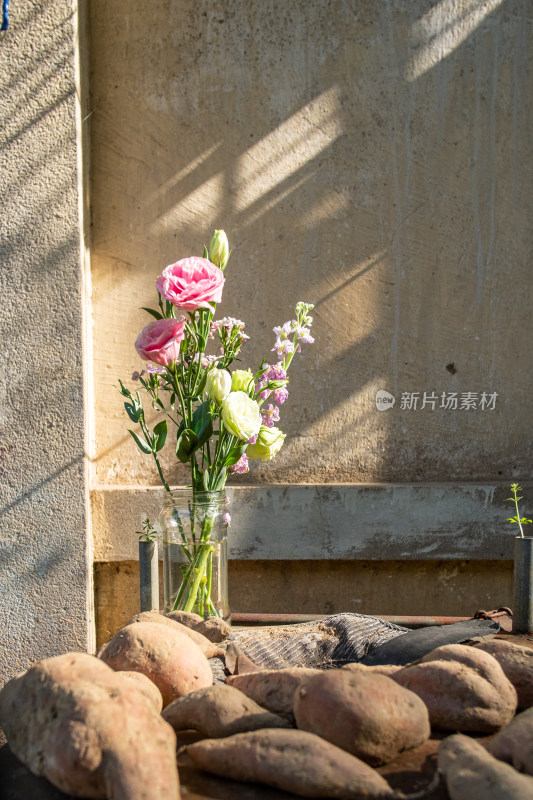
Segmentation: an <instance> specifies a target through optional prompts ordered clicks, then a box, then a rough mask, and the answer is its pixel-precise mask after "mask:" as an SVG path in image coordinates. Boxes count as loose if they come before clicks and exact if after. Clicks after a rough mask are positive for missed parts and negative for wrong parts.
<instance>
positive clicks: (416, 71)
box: [404, 0, 504, 81]
mask: <svg viewBox="0 0 533 800" xmlns="http://www.w3.org/2000/svg"><path fill="white" fill-rule="evenodd" d="M503 1H504V0H463V1H462V2H459V0H441V2H440V3H438V4H437V5H436V6H433V8H431V9H430V10H429V11H428V12H427V14H424V16H422V17H421V18H420V19H419V20H417V21H416V22H415V24H414V25H413V26H412V28H411V34H410V40H411V41H410V44H411V48H412V49H413V50H414V52H413V55H412V56H411V59H410V61H409V62H408V64H407V66H406V68H405V73H404V76H405V79H406V80H407V81H414V80H416V79H417V78H419V77H420V76H421V75H423V74H424V73H425V72H428V71H429V70H430V69H433V67H435V66H436V65H437V64H438V63H439V61H443V60H444V59H445V58H447V57H448V56H449V55H450V54H451V53H453V51H454V50H456V49H457V48H458V47H459V46H460V45H461V44H462V43H463V42H464V41H465V39H467V38H468V37H469V36H470V35H471V34H472V33H473V32H474V31H475V29H476V28H477V27H479V25H480V24H481V23H482V22H483V20H484V19H485V18H486V17H488V16H489V14H492V12H493V11H495V9H496V8H498V6H500V5H501V4H502V3H503Z"/></svg>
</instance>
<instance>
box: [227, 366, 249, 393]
mask: <svg viewBox="0 0 533 800" xmlns="http://www.w3.org/2000/svg"><path fill="white" fill-rule="evenodd" d="M253 380H254V376H253V375H252V370H251V369H236V370H234V371H233V372H232V373H231V391H232V392H246V394H248V393H249V391H250V388H253Z"/></svg>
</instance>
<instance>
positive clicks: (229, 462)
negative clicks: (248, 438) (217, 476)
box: [224, 442, 248, 467]
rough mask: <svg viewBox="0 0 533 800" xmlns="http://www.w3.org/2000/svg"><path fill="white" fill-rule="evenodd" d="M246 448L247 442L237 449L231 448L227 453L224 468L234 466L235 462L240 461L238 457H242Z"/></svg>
mask: <svg viewBox="0 0 533 800" xmlns="http://www.w3.org/2000/svg"><path fill="white" fill-rule="evenodd" d="M247 447H248V442H247V443H246V444H243V445H240V446H239V447H233V448H232V449H231V450H230V451H229V453H228V456H227V458H226V460H225V461H224V466H225V467H232V466H233V465H234V464H236V463H237V461H238V460H239V459H240V457H241V456H242V455H243V453H245V452H246V448H247Z"/></svg>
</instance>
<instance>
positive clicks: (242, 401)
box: [221, 392, 261, 441]
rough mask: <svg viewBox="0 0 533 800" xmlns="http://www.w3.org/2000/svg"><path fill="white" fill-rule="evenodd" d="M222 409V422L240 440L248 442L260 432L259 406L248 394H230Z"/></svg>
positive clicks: (223, 402) (225, 399)
mask: <svg viewBox="0 0 533 800" xmlns="http://www.w3.org/2000/svg"><path fill="white" fill-rule="evenodd" d="M221 407H222V413H221V416H222V422H223V423H224V425H225V426H226V428H227V429H228V431H229V432H230V433H232V434H233V435H234V436H237V438H238V439H242V440H243V441H247V440H248V439H251V438H252V436H255V435H256V433H258V432H259V428H260V427H261V414H260V411H259V406H258V405H257V403H256V402H255V400H252V398H251V397H248V395H247V394H246V392H230V393H229V394H228V396H227V397H225V398H224V400H223V401H222V404H221Z"/></svg>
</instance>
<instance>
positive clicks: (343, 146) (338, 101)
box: [91, 0, 533, 486]
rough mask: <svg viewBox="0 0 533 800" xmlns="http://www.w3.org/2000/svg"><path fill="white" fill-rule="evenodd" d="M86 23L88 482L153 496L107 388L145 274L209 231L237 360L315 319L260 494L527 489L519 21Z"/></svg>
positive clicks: (526, 196)
mask: <svg viewBox="0 0 533 800" xmlns="http://www.w3.org/2000/svg"><path fill="white" fill-rule="evenodd" d="M91 9H92V17H91V25H92V53H91V55H92V62H91V63H92V71H91V93H92V98H91V110H92V112H93V115H92V117H91V122H92V133H93V171H92V182H93V183H92V185H93V200H94V206H93V208H94V239H93V245H94V247H93V275H94V280H95V324H96V340H95V369H96V384H97V389H98V392H97V394H98V409H97V410H98V427H97V443H98V452H99V458H98V466H97V480H98V482H100V483H102V484H106V485H108V484H110V483H116V484H138V485H141V486H142V485H146V484H149V483H154V484H156V483H157V476H156V475H155V472H154V469H153V466H152V464H151V462H150V460H149V459H147V458H146V459H143V458H141V457H140V456H139V453H138V452H137V451H136V449H135V447H134V445H133V444H132V442H131V441H130V439H129V437H128V434H127V433H126V430H125V429H126V419H125V417H124V413H123V411H122V409H121V404H120V398H118V397H117V395H116V393H115V392H114V391H113V389H112V386H113V384H114V383H116V380H117V377H119V376H120V377H127V376H128V375H129V374H131V372H132V370H133V369H137V368H139V367H140V362H139V360H138V358H137V357H136V354H135V352H134V350H133V341H134V339H135V336H136V333H137V332H138V330H139V329H140V327H141V326H142V325H143V324H145V322H146V321H148V317H147V316H146V315H145V314H144V312H142V311H140V310H139V307H140V306H142V305H146V304H149V303H153V301H154V297H155V292H154V279H155V277H156V275H157V274H158V273H159V272H160V270H161V268H162V267H163V266H165V265H166V264H167V263H170V262H171V261H172V260H175V259H176V258H178V257H182V256H185V255H188V254H191V253H193V252H196V253H198V252H200V253H201V247H202V244H203V243H204V242H205V241H206V239H207V237H208V236H209V234H210V232H211V230H212V229H213V228H214V227H224V228H225V229H226V231H227V232H228V233H229V235H230V239H231V243H232V245H233V246H234V248H235V252H234V255H233V260H232V262H231V266H230V269H229V271H228V273H227V283H226V288H225V295H224V300H223V303H222V307H221V313H226V314H231V315H233V316H238V317H240V318H242V319H243V320H245V321H246V322H247V324H248V329H247V330H248V333H250V335H251V337H252V339H251V342H250V343H248V345H247V347H246V350H245V353H244V359H245V362H246V363H249V364H250V365H252V366H253V367H255V366H256V365H258V363H259V362H260V360H261V358H262V357H264V356H268V355H269V354H270V348H271V347H272V342H273V335H272V333H271V328H272V326H273V325H275V324H278V323H280V322H282V321H283V320H285V319H287V318H289V317H290V315H291V309H292V307H293V305H294V303H295V302H296V301H297V300H300V299H304V298H308V299H309V300H310V301H314V302H315V304H316V310H315V314H314V316H315V334H316V338H317V343H316V345H314V346H313V347H312V348H307V350H306V352H305V353H303V354H302V356H301V358H300V359H299V362H298V363H296V362H295V364H294V369H293V373H292V377H291V389H292V394H291V398H290V400H289V402H288V404H287V405H286V406H285V407H284V408H283V413H282V419H281V423H280V424H281V427H282V428H283V429H284V430H285V431H286V432H287V434H288V437H287V441H286V444H285V446H284V449H283V451H282V453H280V455H279V457H278V458H276V460H275V461H274V462H272V463H271V464H266V465H254V470H253V472H251V473H250V475H249V476H248V480H249V482H250V483H254V482H259V483H262V482H267V483H271V482H280V483H285V482H287V483H293V482H304V483H308V482H318V483H321V482H339V481H347V482H359V481H363V482H382V481H388V482H406V481H407V482H418V481H439V482H442V481H453V482H465V481H470V480H476V481H482V482H486V481H490V482H492V481H498V480H503V481H510V480H511V479H512V478H513V477H519V479H520V480H524V479H526V478H527V477H529V478H531V477H533V467H532V465H533V458H532V456H533V440H532V436H531V426H530V424H529V413H528V412H529V411H530V410H531V407H532V393H531V379H530V376H529V374H528V370H527V368H526V365H527V364H528V363H529V360H530V357H531V347H532V345H531V342H532V336H531V330H532V321H531V315H530V313H529V310H528V307H527V303H524V302H523V298H524V292H525V291H527V290H528V289H529V287H530V285H531V268H530V253H531V245H532V240H531V237H532V228H531V189H530V187H531V164H532V162H533V159H532V155H533V153H532V147H533V146H532V140H531V137H530V133H529V131H530V124H529V121H530V115H531V104H532V97H533V85H532V83H533V76H532V73H531V70H530V63H531V44H532V39H531V30H530V28H531V26H530V25H529V22H528V19H529V12H530V4H529V2H528V1H527V0H505V1H503V0H487V2H484V3H479V2H477V0H440V2H435V0H412V1H411V2H409V3H405V2H403V0H389V1H388V2H381V3H376V2H374V1H373V0H357V1H356V2H354V0H349V2H348V0H335V2H331V3H322V2H291V3H287V2H284V0H266V1H265V2H261V3H246V2H241V1H240V0H223V2H217V3H213V2H211V1H210V0H194V1H193V0H153V1H152V2H150V3H134V4H132V3H130V2H128V1H127V0H116V2H113V3H107V2H105V1H104V0H94V2H92V3H91ZM380 389H384V390H387V391H389V392H390V393H392V394H393V395H394V396H395V398H396V403H395V405H394V407H393V408H392V409H391V410H389V411H385V412H379V411H378V410H377V409H376V405H375V397H376V392H377V391H378V390H380ZM402 393H409V395H410V394H411V393H419V397H418V401H417V408H407V407H404V408H402ZM424 393H426V402H425V407H422V406H423V405H424ZM443 393H444V395H445V396H444V401H443ZM453 393H456V399H457V400H458V407H457V408H456V409H454V408H453V398H451V399H450V395H451V394H453ZM467 393H473V395H474V396H473V397H472V396H469V395H467ZM483 393H485V394H486V395H487V397H486V398H485V399H483V398H482V395H483ZM494 393H497V397H496V398H495V406H494V409H493V410H491V408H490V405H489V406H488V405H487V402H486V401H487V400H488V396H489V395H492V394H494ZM469 400H474V401H475V407H473V406H472V404H470V403H469ZM411 403H414V399H413V400H411V398H409V404H411ZM462 404H463V407H462V408H461V405H462ZM442 405H444V407H441V406H442ZM447 405H448V406H450V407H446V406H447ZM174 460H175V459H174ZM167 464H168V465H169V471H170V475H171V478H173V479H174V480H177V479H178V478H180V477H181V476H180V473H179V472H177V470H176V468H175V465H174V463H173V460H172V458H169V460H168V461H167ZM171 464H172V466H170V465H171Z"/></svg>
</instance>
